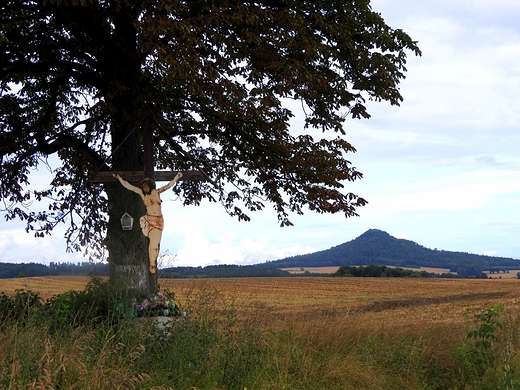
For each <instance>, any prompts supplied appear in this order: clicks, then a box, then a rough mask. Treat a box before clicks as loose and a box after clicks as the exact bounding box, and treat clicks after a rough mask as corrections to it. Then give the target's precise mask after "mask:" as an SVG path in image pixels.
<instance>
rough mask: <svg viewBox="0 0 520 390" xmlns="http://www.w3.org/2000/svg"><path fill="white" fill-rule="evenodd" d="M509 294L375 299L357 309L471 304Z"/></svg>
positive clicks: (380, 309)
mask: <svg viewBox="0 0 520 390" xmlns="http://www.w3.org/2000/svg"><path fill="white" fill-rule="evenodd" d="M506 295H508V293H507V292H504V291H500V292H489V293H475V294H463V295H455V296H449V297H432V298H425V297H414V298H406V299H396V300H381V301H375V302H372V303H370V304H368V305H365V306H362V307H359V308H358V309H357V310H358V311H361V312H368V311H372V312H381V311H385V310H393V309H398V308H406V307H414V306H427V305H439V304H444V303H456V302H465V303H466V304H469V303H471V302H479V301H495V300H497V299H500V298H503V297H505V296H506Z"/></svg>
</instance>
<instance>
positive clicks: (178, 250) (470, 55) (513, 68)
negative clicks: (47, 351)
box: [0, 0, 520, 267]
mask: <svg viewBox="0 0 520 390" xmlns="http://www.w3.org/2000/svg"><path fill="white" fill-rule="evenodd" d="M371 4H372V8H373V10H374V11H376V12H379V13H381V14H382V16H383V18H384V19H385V21H386V22H387V23H388V24H389V25H390V26H391V27H393V28H396V29H397V28H400V29H403V30H404V31H405V32H407V33H408V34H409V35H410V36H411V37H412V38H413V39H414V40H416V41H418V43H419V47H420V49H421V51H422V56H421V57H415V56H413V54H412V53H409V59H408V63H407V69H408V71H407V73H406V79H405V80H404V81H403V82H402V83H401V88H400V89H401V93H402V95H403V97H404V101H403V103H402V104H401V106H400V107H396V106H391V105H390V104H388V103H385V102H380V103H376V102H368V107H369V112H370V114H371V115H372V117H371V118H370V119H368V120H354V119H349V120H347V121H346V122H345V126H344V128H345V131H346V136H345V138H346V139H347V140H348V141H349V142H350V143H351V144H352V145H353V146H354V147H355V148H356V149H357V152H356V153H354V154H351V155H350V156H348V158H349V160H350V161H351V162H352V163H353V165H354V166H355V167H356V168H357V169H358V170H359V171H361V172H362V173H363V175H364V177H363V179H361V180H358V181H356V182H354V183H347V184H346V187H345V191H348V192H353V193H355V194H357V195H359V196H362V197H363V198H364V199H366V200H367V201H368V202H369V203H368V205H366V206H364V207H361V208H359V209H358V213H359V215H360V216H359V217H353V218H345V217H344V216H343V215H325V214H315V213H312V212H310V211H307V212H305V215H303V216H298V215H294V216H292V218H291V221H292V222H293V223H294V226H292V227H284V228H281V227H279V225H278V221H277V217H276V214H275V212H274V211H273V208H272V205H269V204H267V205H266V208H265V210H263V211H261V212H255V213H251V214H250V217H251V221H249V222H238V221H236V220H235V219H233V218H232V217H229V216H228V215H227V214H226V213H225V211H224V209H223V208H222V206H220V204H214V203H213V204H211V203H203V204H202V205H201V206H199V207H195V206H189V207H183V206H182V201H181V200H180V199H178V198H176V197H175V196H174V194H173V193H172V192H170V191H168V192H166V193H163V194H162V199H163V214H164V216H165V229H164V232H163V240H162V243H161V248H162V250H163V255H162V256H161V258H160V260H159V266H160V267H161V266H162V267H167V266H206V265H212V264H257V263H263V262H266V261H271V260H277V259H281V258H284V257H287V256H294V255H298V254H304V253H312V252H316V251H320V250H325V249H328V248H331V247H333V246H336V245H339V244H342V243H344V242H347V241H351V240H353V239H355V238H356V237H358V236H360V235H361V234H363V233H364V232H365V231H367V230H369V229H380V230H383V231H386V232H387V233H389V234H391V235H393V236H395V237H397V238H405V239H408V240H412V241H414V242H416V243H418V244H420V245H423V246H425V247H427V248H431V249H439V250H449V251H460V252H468V253H475V254H484V255H491V256H502V257H512V258H516V259H520V239H519V238H518V235H519V233H520V152H519V150H520V92H519V91H520V24H519V23H518V21H519V20H520V2H518V1H516V0H421V1H417V0H408V1H407V0H374V1H372V2H371ZM294 107H297V105H294ZM302 123H303V121H302V116H301V113H300V114H298V115H297V116H296V118H294V121H293V123H292V126H293V129H294V131H299V130H298V129H299V128H301V127H302ZM314 134H315V135H316V136H319V135H320V134H319V133H314ZM39 180H40V179H39ZM41 180H44V178H41ZM159 184H160V183H159ZM51 261H54V262H76V261H86V259H84V258H83V257H82V256H81V254H67V253H66V252H65V240H64V239H63V232H59V231H56V232H54V233H53V235H52V236H50V237H46V238H43V239H41V238H40V239H36V238H34V237H33V236H32V234H30V233H29V234H27V233H25V230H24V224H22V223H19V222H15V221H10V222H5V221H4V220H3V219H1V220H0V262H14V263H19V262H38V263H44V264H47V263H49V262H51Z"/></svg>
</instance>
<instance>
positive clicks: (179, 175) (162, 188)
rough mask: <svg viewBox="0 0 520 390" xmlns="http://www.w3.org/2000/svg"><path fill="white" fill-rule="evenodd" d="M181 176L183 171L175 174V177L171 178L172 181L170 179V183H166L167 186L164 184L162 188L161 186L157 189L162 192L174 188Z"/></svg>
mask: <svg viewBox="0 0 520 390" xmlns="http://www.w3.org/2000/svg"><path fill="white" fill-rule="evenodd" d="M181 177H182V173H181V172H179V173H177V175H175V177H174V178H173V180H171V181H170V182H169V183H168V184H166V185H165V186H162V187H161V188H159V189H158V190H157V192H158V193H161V192H164V191H166V190H167V189H169V188H172V187H173V186H174V185H175V183H177V181H178V180H179V179H180V178H181Z"/></svg>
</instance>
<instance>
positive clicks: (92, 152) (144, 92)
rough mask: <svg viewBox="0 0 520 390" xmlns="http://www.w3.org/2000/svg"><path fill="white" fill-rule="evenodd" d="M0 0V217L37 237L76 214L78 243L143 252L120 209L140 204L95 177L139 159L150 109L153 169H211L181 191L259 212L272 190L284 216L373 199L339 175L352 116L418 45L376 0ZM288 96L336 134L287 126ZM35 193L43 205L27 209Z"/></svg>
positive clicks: (138, 165) (131, 257)
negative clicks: (0, 207)
mask: <svg viewBox="0 0 520 390" xmlns="http://www.w3.org/2000/svg"><path fill="white" fill-rule="evenodd" d="M0 9H1V16H0V45H1V48H2V56H1V58H0V83H1V85H0V88H1V90H0V91H1V96H0V126H1V127H0V132H1V133H0V156H1V159H2V160H1V161H2V164H1V168H0V191H1V196H2V199H3V200H4V204H5V207H4V209H5V216H6V218H7V219H8V220H12V219H15V218H19V219H21V220H23V221H25V222H26V223H27V231H33V232H34V233H35V234H36V235H38V236H40V235H41V236H43V235H45V234H46V233H49V232H51V231H52V229H53V228H54V227H55V226H56V225H57V224H59V223H66V224H67V232H66V235H65V238H66V241H67V248H68V250H80V249H82V248H87V251H88V253H89V254H90V255H94V256H95V255H99V254H100V253H102V250H103V248H105V247H108V251H109V260H110V262H111V265H114V266H115V265H121V266H123V267H126V266H130V265H136V264H141V263H143V262H144V263H146V261H145V260H144V259H145V258H146V242H145V239H144V237H143V236H142V234H140V232H139V231H138V229H134V230H133V231H132V232H131V233H129V234H130V236H127V235H124V234H127V233H124V232H122V231H121V229H120V227H119V218H120V216H121V215H122V214H123V213H124V212H125V211H127V212H129V213H130V214H131V215H142V214H143V213H144V208H143V206H142V205H141V204H140V203H139V202H138V201H137V200H136V199H129V197H128V194H127V193H124V191H125V189H123V188H121V186H119V185H117V184H111V183H107V184H104V185H100V184H93V183H91V182H90V181H89V179H90V178H92V176H93V175H94V174H95V173H96V172H99V171H138V170H141V171H142V170H143V152H142V150H143V146H142V144H143V142H142V131H141V127H142V126H143V123H144V122H145V121H151V122H152V123H153V126H154V128H155V129H156V131H155V133H154V135H155V140H154V145H155V160H156V167H157V168H159V169H175V170H181V171H183V170H199V171H202V172H203V173H204V174H205V175H207V176H208V177H209V178H210V181H209V182H183V183H182V184H181V185H180V186H178V187H176V188H175V189H174V191H176V192H177V193H181V192H182V193H183V199H184V203H185V204H192V205H199V204H200V203H201V201H202V200H204V199H206V200H209V201H219V202H221V203H222V205H223V206H224V207H225V208H226V210H227V211H228V213H229V214H230V215H232V216H235V217H237V218H238V219H239V220H249V218H250V217H249V215H248V213H249V212H250V211H255V210H260V209H262V208H264V207H265V204H266V203H270V204H272V205H274V208H275V210H276V212H277V215H278V219H279V222H280V225H281V226H287V225H291V221H290V219H289V214H290V213H297V214H301V213H303V210H304V208H305V207H307V208H308V209H310V210H311V211H314V212H318V213H338V212H341V213H344V214H345V216H346V217H351V216H355V215H357V214H356V208H357V207H360V206H363V205H364V204H365V203H366V201H365V200H364V199H363V198H361V197H358V196H357V195H355V194H353V193H351V192H348V191H346V190H345V189H344V188H345V187H344V185H345V182H346V181H353V180H356V179H359V178H361V177H362V174H361V173H360V172H358V171H357V170H356V168H355V167H354V166H353V165H352V164H351V162H350V161H349V160H347V154H349V153H352V152H355V149H354V147H353V146H352V145H351V144H350V143H348V142H347V141H346V140H345V139H344V138H343V137H342V136H344V135H345V131H344V129H343V125H344V121H345V119H346V118H347V117H352V118H369V116H370V115H369V113H368V112H367V109H366V107H365V100H366V99H367V98H368V99H373V100H376V101H382V100H384V101H388V102H390V103H391V104H393V105H398V104H399V103H400V102H401V100H402V97H401V95H400V92H399V89H398V85H399V82H400V81H401V80H402V79H403V78H404V72H405V71H406V68H405V64H406V52H407V51H411V52H413V53H415V54H416V55H419V54H420V51H419V49H418V47H417V44H416V42H414V41H412V39H411V38H410V37H409V36H408V35H407V34H406V33H405V32H403V31H402V30H399V29H392V28H391V27H389V26H388V25H386V23H385V22H384V20H383V18H382V17H381V16H380V15H379V14H377V13H376V12H374V11H372V9H371V7H370V3H369V1H368V0H348V1H347V0H335V1H328V2H324V1H306V0H303V1H302V0H286V1H270V0H267V1H264V0H260V1H256V2H243V1H235V0H228V1H212V0H209V1H192V0H160V1H158V0H139V1H136V0H97V1H96V0H4V1H3V2H2V5H1V6H0ZM286 99H294V100H298V101H301V103H302V105H303V107H304V108H305V112H306V118H305V128H318V129H321V130H323V131H324V132H327V134H330V135H329V136H323V138H322V139H314V138H313V137H312V136H311V135H310V134H308V133H307V132H305V131H304V130H305V129H302V131H301V134H297V135H295V134H291V133H290V132H289V121H290V118H291V117H292V116H293V113H292V112H291V111H290V110H289V109H288V108H287V105H286V104H284V102H285V101H286ZM51 156H56V158H55V157H51ZM49 159H50V160H49ZM51 160H52V161H51ZM49 161H51V164H50V165H51V166H52V167H53V170H52V173H53V175H54V176H53V180H52V182H51V183H50V188H44V189H35V188H33V186H32V185H31V181H30V175H31V173H32V172H34V171H35V170H36V169H38V168H41V167H42V166H46V165H47V164H48V162H49ZM55 161H59V164H60V165H59V166H58V167H54V166H53V165H52V164H54V163H55ZM230 184H232V187H230V186H229V185H230ZM33 200H36V201H42V200H45V202H43V203H42V209H40V210H33V209H31V210H28V209H26V208H24V207H23V205H24V204H26V203H27V202H32V201H33ZM107 216H108V219H107ZM105 237H106V239H105ZM121 272H123V271H121V270H119V271H118V273H119V274H121ZM112 276H114V274H112Z"/></svg>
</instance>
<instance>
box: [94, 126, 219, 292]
mask: <svg viewBox="0 0 520 390" xmlns="http://www.w3.org/2000/svg"><path fill="white" fill-rule="evenodd" d="M159 130H161V129H160V128H159ZM143 131H144V137H143V149H144V150H143V151H144V159H143V163H144V164H143V165H144V170H143V171H142V172H135V171H123V172H121V171H118V172H117V173H118V174H119V175H121V176H122V177H123V178H124V179H125V180H126V181H129V182H138V181H140V180H142V179H144V178H145V177H149V178H152V179H154V180H155V181H171V180H173V179H174V178H175V176H176V175H177V173H178V171H157V172H156V171H155V169H154V166H155V162H154V157H153V126H152V120H151V119H150V118H149V117H147V118H145V119H144V120H143ZM112 174H113V172H110V171H109V172H106V171H104V172H98V173H97V174H96V175H94V177H92V178H91V179H90V181H91V182H93V183H108V182H117V181H118V180H117V179H116V178H114V177H113V176H112ZM179 180H180V181H184V180H197V181H205V180H209V181H211V180H210V179H209V178H208V177H207V176H206V175H204V174H203V173H202V172H200V171H183V172H182V177H181V178H180V179H179ZM148 261H150V259H148ZM156 284H157V272H156V273H154V274H152V273H149V275H148V292H149V293H155V292H156V291H155V289H156Z"/></svg>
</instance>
